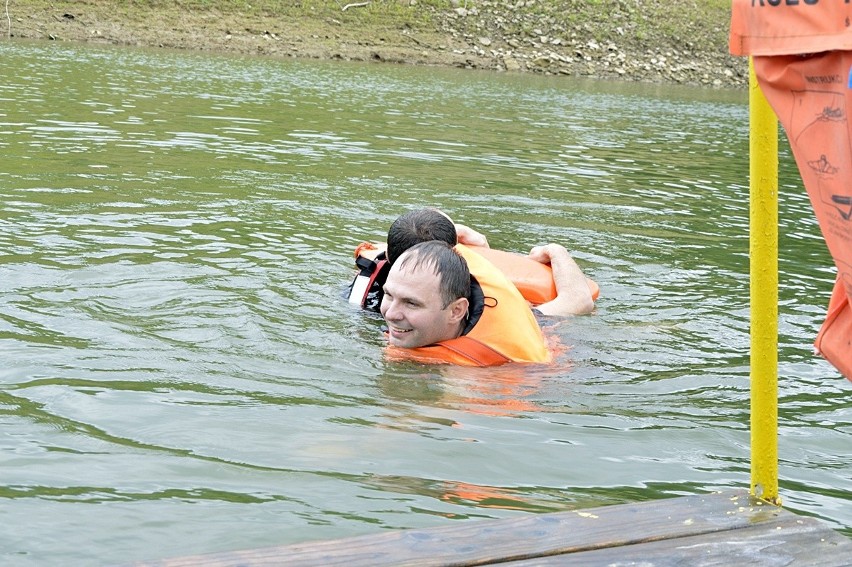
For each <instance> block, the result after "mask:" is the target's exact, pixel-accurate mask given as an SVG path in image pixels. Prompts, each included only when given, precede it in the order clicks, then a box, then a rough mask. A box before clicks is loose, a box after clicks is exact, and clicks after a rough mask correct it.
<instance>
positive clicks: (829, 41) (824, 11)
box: [730, 0, 852, 380]
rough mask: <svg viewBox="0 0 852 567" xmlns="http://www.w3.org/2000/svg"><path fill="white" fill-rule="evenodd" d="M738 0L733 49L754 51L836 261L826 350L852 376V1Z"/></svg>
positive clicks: (822, 334) (823, 336) (824, 333)
mask: <svg viewBox="0 0 852 567" xmlns="http://www.w3.org/2000/svg"><path fill="white" fill-rule="evenodd" d="M774 4H775V5H773V2H770V1H769V0H767V1H766V3H764V2H763V1H760V2H755V1H754V0H734V1H733V12H732V17H731V37H730V50H731V53H733V54H734V55H752V56H754V59H753V60H754V70H755V74H756V75H757V80H758V82H759V84H760V89H761V91H762V92H763V94H764V95H765V96H766V100H767V101H768V102H769V104H770V106H772V109H773V110H774V111H775V114H776V115H777V116H778V119H779V121H780V122H781V124H782V125H783V126H784V130H785V131H786V133H787V138H788V139H789V141H790V148H791V149H792V150H793V155H794V156H795V158H796V164H797V165H798V167H799V173H800V175H801V176H802V181H803V182H804V184H805V189H806V190H807V192H808V196H809V197H810V200H811V205H813V208H814V212H815V214H816V218H817V220H818V221H819V225H820V229H821V230H822V236H823V238H824V239H825V242H826V244H827V245H828V250H829V252H831V255H832V257H833V258H834V263H835V265H836V266H837V279H836V281H835V284H834V291H833V292H832V295H831V300H830V302H829V305H828V315H827V316H826V319H825V322H824V323H823V325H822V328H821V329H820V331H819V334H818V335H817V337H816V341H815V343H814V344H815V346H816V349H817V352H819V353H820V354H822V355H823V356H824V357H825V358H826V359H827V360H828V361H829V362H831V363H832V364H833V365H834V366H835V367H836V368H837V369H838V370H840V372H841V373H842V374H843V375H845V376H846V377H847V378H848V379H850V380H852V143H850V130H849V124H850V120H849V113H850V110H852V73H850V69H852V3H850V2H849V1H848V0H845V1H842V0H833V1H825V2H818V1H817V0H801V1H798V0H797V1H795V2H793V1H786V2H780V1H778V2H774Z"/></svg>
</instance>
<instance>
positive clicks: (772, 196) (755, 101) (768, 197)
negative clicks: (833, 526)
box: [749, 59, 781, 504]
mask: <svg viewBox="0 0 852 567" xmlns="http://www.w3.org/2000/svg"><path fill="white" fill-rule="evenodd" d="M749 70H750V72H749V117H750V127H749V175H750V180H751V181H750V203H751V205H750V212H749V226H750V236H749V258H750V271H751V493H752V494H753V495H754V496H757V497H758V498H761V499H763V500H766V501H767V502H771V503H773V504H780V503H781V499H780V498H779V497H778V120H777V118H776V117H775V113H774V112H773V111H772V108H771V107H770V106H769V103H768V102H767V101H766V97H764V95H763V92H762V91H761V90H760V86H759V85H758V83H757V77H756V75H755V73H754V65H753V62H752V61H751V59H750V60H749Z"/></svg>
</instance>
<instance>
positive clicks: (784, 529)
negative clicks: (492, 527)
mask: <svg viewBox="0 0 852 567" xmlns="http://www.w3.org/2000/svg"><path fill="white" fill-rule="evenodd" d="M627 561H631V562H634V563H636V564H641V565H647V566H653V567H675V566H677V567H682V566H683V565H689V566H690V567H698V566H704V565H713V566H719V565H736V566H737V567H742V566H748V565H760V566H762V567H786V566H789V565H796V566H797V567H848V565H850V563H852V539H849V538H848V537H846V536H844V535H843V534H841V533H839V532H836V531H834V530H832V529H831V528H830V527H828V525H827V524H825V522H822V521H820V520H815V519H814V518H800V517H796V516H784V517H782V518H779V520H778V521H775V522H772V523H771V524H768V523H760V524H756V525H753V526H748V527H744V528H741V529H736V530H726V531H721V532H714V533H708V534H702V535H698V536H688V537H682V538H674V539H665V540H659V541H652V542H647V543H638V544H634V545H629V546H622V547H608V548H604V549H596V550H591V551H581V552H579V553H571V554H567V555H551V556H548V557H537V558H534V559H528V560H521V561H511V562H509V563H505V564H504V565H506V566H507V567H532V566H533V565H535V566H536V567H555V566H560V567H576V566H580V565H623V564H625V562H627Z"/></svg>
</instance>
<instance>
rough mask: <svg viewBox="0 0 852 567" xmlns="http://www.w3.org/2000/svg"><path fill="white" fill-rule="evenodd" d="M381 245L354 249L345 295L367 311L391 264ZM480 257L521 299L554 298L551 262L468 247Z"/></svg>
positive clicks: (375, 306)
mask: <svg viewBox="0 0 852 567" xmlns="http://www.w3.org/2000/svg"><path fill="white" fill-rule="evenodd" d="M384 246H385V245H383V244H382V245H377V244H373V243H370V242H362V243H361V244H359V245H358V247H357V248H356V249H355V265H356V267H357V268H358V269H359V272H358V274H357V275H356V276H355V279H354V280H352V283H351V284H350V285H349V289H348V292H347V294H346V297H347V298H348V300H349V303H352V304H355V305H360V306H361V307H363V308H364V309H367V310H370V311H378V310H379V303H380V300H381V296H382V292H381V286H382V285H384V282H385V278H387V275H388V271H389V270H390V265H389V264H388V263H387V261H386V260H385V256H384V252H385V250H384ZM468 248H470V249H471V250H474V251H476V252H477V253H478V254H479V255H480V256H484V257H485V259H487V260H488V261H489V262H491V263H492V264H494V265H495V266H496V267H497V268H498V269H499V270H500V271H501V272H503V274H504V275H505V276H506V277H507V278H509V281H511V282H512V283H513V284H515V287H517V288H518V291H520V292H521V295H523V296H524V299H526V300H527V301H529V302H530V303H531V304H533V305H541V304H542V303H547V302H548V301H552V300H553V299H555V298H556V283H555V282H554V281H553V269H552V268H551V267H550V264H542V263H541V262H537V261H535V260H533V259H531V258H529V257H527V256H522V255H520V254H515V253H513V252H506V251H504V250H495V249H494V248H485V247H482V246H468ZM586 283H587V284H588V286H589V291H590V292H591V294H592V300H594V301H597V299H598V296H600V293H601V290H600V287H599V286H598V284H597V283H596V282H595V281H594V280H592V279H591V278H586Z"/></svg>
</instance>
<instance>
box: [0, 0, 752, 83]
mask: <svg viewBox="0 0 852 567" xmlns="http://www.w3.org/2000/svg"><path fill="white" fill-rule="evenodd" d="M5 8H6V11H5V13H4V17H3V18H2V20H0V21H2V23H0V30H3V31H4V32H6V33H4V34H3V36H5V38H6V39H8V40H14V39H18V38H21V39H37V40H47V41H74V42H97V43H111V44H120V45H138V46H153V47H165V48H178V49H194V50H204V51H232V52H241V53H253V54H258V55H268V56H273V57H304V58H321V59H347V60H361V61H384V62H392V63H402V64H415V65H449V66H456V67H466V68H476V69H489V70H495V71H511V72H531V73H541V74H551V75H568V76H582V77H598V78H607V79H610V78H617V79H623V80H634V81H648V82H661V83H684V84H695V85H707V86H715V87H742V86H745V84H746V82H747V81H746V70H747V64H746V61H745V60H744V59H738V58H733V57H731V56H730V55H728V52H727V35H728V21H729V17H730V2H729V1H728V0H681V1H679V2H672V1H671V0H517V1H514V0H508V1H502V0H501V1H491V0H452V1H447V0H404V1H399V0H369V1H353V2H346V1H345V0H344V1H340V2H338V1H322V0H304V1H302V2H298V1H285V0H251V1H249V0H176V1H166V0H125V1H107V0H77V1H59V0H53V1H51V0H8V2H7V3H6V5H5ZM3 28H5V29H3Z"/></svg>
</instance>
